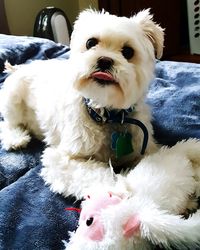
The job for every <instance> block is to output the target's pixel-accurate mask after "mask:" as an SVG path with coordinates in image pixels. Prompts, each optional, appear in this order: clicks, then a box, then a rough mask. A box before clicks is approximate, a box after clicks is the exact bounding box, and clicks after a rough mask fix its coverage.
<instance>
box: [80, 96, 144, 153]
mask: <svg viewBox="0 0 200 250" xmlns="http://www.w3.org/2000/svg"><path fill="white" fill-rule="evenodd" d="M84 102H85V105H86V108H87V111H88V113H89V115H90V117H91V118H92V119H93V120H94V121H95V122H97V123H99V124H105V123H119V124H124V123H128V124H132V125H136V126H138V127H140V129H141V130H142V132H143V135H144V138H143V143H142V148H141V154H142V155H143V154H144V153H145V150H146V147H147V143H148V137H149V136H148V130H147V128H146V126H145V125H144V124H143V123H142V122H141V121H139V120H137V119H134V118H130V117H129V115H130V114H131V113H133V112H134V111H135V108H134V107H130V108H129V109H121V110H117V109H113V110H109V109H106V108H93V107H92V106H91V105H90V99H86V98H84Z"/></svg>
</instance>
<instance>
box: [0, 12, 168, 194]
mask: <svg viewBox="0 0 200 250" xmlns="http://www.w3.org/2000/svg"><path fill="white" fill-rule="evenodd" d="M163 36H164V35H163V29H162V28H161V27H160V26H159V25H157V24H155V23H154V22H153V21H152V16H151V15H150V14H149V10H145V11H141V12H140V13H138V14H137V15H135V16H133V17H131V18H126V17H117V16H114V15H110V14H109V13H107V12H106V13H105V12H96V11H92V10H86V11H83V12H82V13H81V14H80V16H79V18H78V20H77V21H76V22H75V26H74V31H73V34H72V39H71V45H70V47H71V55H70V59H69V60H55V59H53V60H48V61H35V62H33V63H31V64H29V65H22V66H20V67H17V68H16V70H15V67H14V71H15V72H14V73H13V74H11V75H10V76H9V77H8V78H7V79H6V81H5V84H4V86H3V88H2V90H1V92H0V95H1V96H0V102H1V103H0V111H1V113H2V115H3V117H4V122H3V123H2V124H1V134H0V139H1V141H2V146H3V148H5V149H6V150H10V149H17V148H20V147H25V146H26V145H27V144H28V142H29V141H30V139H31V137H30V135H31V134H33V135H34V136H36V137H37V138H39V139H43V140H44V142H45V143H46V145H47V146H48V147H47V148H46V149H45V151H44V153H43V157H42V162H43V165H44V168H43V170H42V176H43V178H44V180H45V182H46V183H48V184H50V186H51V189H52V190H53V191H55V192H58V193H62V194H64V195H65V196H67V195H70V194H74V195H76V196H77V197H82V195H83V194H84V193H85V189H87V188H88V187H94V186H95V185H96V183H97V182H98V183H99V182H101V183H102V184H108V183H110V184H112V182H113V178H112V174H111V172H110V169H109V168H108V167H107V166H108V161H109V159H111V161H112V164H113V166H114V168H115V167H116V168H118V166H124V165H126V166H128V165H129V166H134V164H135V163H136V162H138V161H139V160H140V159H141V157H142V155H143V154H144V153H145V154H149V153H152V152H154V151H155V150H156V145H155V143H154V139H153V136H152V135H153V130H152V126H151V122H150V120H151V115H150V112H149V108H148V106H147V105H146V104H145V103H144V100H145V95H146V92H147V90H148V87H149V83H150V81H151V80H152V78H153V76H154V65H155V57H157V58H160V57H161V55H162V50H163ZM129 118H132V120H131V121H132V122H133V123H135V124H134V125H132V124H128V123H126V121H127V119H128V120H130V119H129ZM133 118H134V119H133ZM94 120H96V121H94ZM147 139H148V143H147ZM124 145H126V146H124ZM117 170H118V169H117Z"/></svg>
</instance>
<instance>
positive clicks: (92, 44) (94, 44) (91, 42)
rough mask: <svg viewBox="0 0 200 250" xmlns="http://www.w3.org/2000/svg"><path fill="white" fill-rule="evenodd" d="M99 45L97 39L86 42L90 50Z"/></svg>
mask: <svg viewBox="0 0 200 250" xmlns="http://www.w3.org/2000/svg"><path fill="white" fill-rule="evenodd" d="M97 44H98V40H97V39H96V38H94V37H93V38H90V39H88V40H87V42H86V48H87V49H90V48H92V47H94V46H96V45H97Z"/></svg>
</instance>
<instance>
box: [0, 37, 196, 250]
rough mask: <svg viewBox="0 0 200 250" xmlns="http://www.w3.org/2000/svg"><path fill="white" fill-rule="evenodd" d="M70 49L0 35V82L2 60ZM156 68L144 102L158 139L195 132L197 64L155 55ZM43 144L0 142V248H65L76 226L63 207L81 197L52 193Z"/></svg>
mask: <svg viewBox="0 0 200 250" xmlns="http://www.w3.org/2000/svg"><path fill="white" fill-rule="evenodd" d="M69 53H70V51H69V48H68V47H66V46H63V45H61V44H56V43H54V42H53V41H50V40H47V39H41V38H33V37H20V36H18V37H17V36H11V35H0V86H2V84H3V82H4V80H5V79H6V77H7V76H8V75H7V74H6V73H5V72H3V69H4V62H5V61H6V60H8V61H9V62H10V63H11V64H21V63H30V62H31V61H32V60H37V59H42V60H49V59H51V58H60V60H63V59H67V58H68V57H69ZM55 73H56V72H55ZM155 74H156V78H155V80H153V81H152V84H151V87H150V89H149V92H148V97H147V102H148V103H149V104H150V106H151V108H152V114H153V119H152V123H153V127H154V131H155V138H156V140H157V141H158V143H161V144H163V145H169V146H171V145H174V144H175V143H176V142H177V141H179V140H182V139H188V138H190V137H193V138H200V65H199V64H192V63H181V62H169V61H157V63H156V71H155ZM0 119H2V118H0ZM43 148H44V145H43V143H42V142H40V141H37V140H36V139H33V140H32V141H31V143H30V144H29V146H28V147H27V148H26V149H23V150H18V151H10V152H6V151H5V150H3V149H2V148H1V146H0V250H1V249H2V250H5V249H10V250H25V249H34V250H35V249H42V250H49V249H56V250H59V249H64V244H63V241H67V240H68V238H69V234H68V231H73V230H75V229H76V227H77V222H78V218H79V212H78V209H72V210H71V209H67V208H71V207H73V208H79V207H80V201H76V199H75V198H74V197H67V198H64V197H62V196H61V195H58V194H55V193H52V192H51V191H50V189H49V187H48V186H45V185H44V182H43V180H42V178H41V177H40V175H39V173H40V170H41V167H42V166H41V162H40V156H41V152H42V150H43Z"/></svg>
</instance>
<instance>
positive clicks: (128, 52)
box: [122, 46, 134, 60]
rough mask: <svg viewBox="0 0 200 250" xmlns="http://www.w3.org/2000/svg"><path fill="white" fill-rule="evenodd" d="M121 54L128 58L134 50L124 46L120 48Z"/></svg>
mask: <svg viewBox="0 0 200 250" xmlns="http://www.w3.org/2000/svg"><path fill="white" fill-rule="evenodd" d="M122 55H123V56H124V57H125V58H126V59H127V60H130V59H131V58H132V57H133V55H134V50H133V49H132V48H131V47H128V46H124V47H123V48H122Z"/></svg>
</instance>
